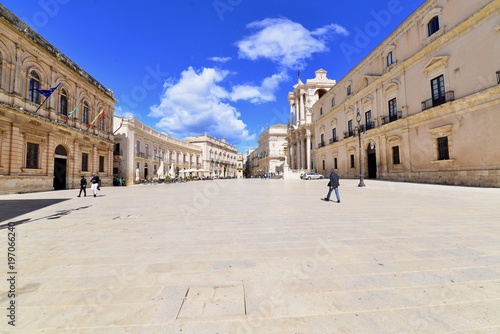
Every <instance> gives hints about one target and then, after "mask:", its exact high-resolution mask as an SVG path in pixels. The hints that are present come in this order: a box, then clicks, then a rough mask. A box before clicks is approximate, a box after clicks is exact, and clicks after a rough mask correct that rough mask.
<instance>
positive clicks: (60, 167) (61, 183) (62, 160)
mask: <svg viewBox="0 0 500 334" xmlns="http://www.w3.org/2000/svg"><path fill="white" fill-rule="evenodd" d="M54 153H55V158H54V184H53V186H54V190H62V189H66V167H67V161H68V152H67V151H66V149H65V148H64V147H63V146H62V145H59V146H57V147H56V150H55V152H54Z"/></svg>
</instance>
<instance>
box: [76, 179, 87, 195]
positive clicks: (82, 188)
mask: <svg viewBox="0 0 500 334" xmlns="http://www.w3.org/2000/svg"><path fill="white" fill-rule="evenodd" d="M86 188H87V179H86V178H85V175H82V178H81V179H80V193H79V194H78V196H77V197H80V196H81V195H82V191H83V196H84V197H87V190H86Z"/></svg>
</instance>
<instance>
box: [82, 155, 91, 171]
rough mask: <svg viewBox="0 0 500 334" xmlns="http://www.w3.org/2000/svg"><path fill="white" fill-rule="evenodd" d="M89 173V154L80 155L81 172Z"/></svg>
mask: <svg viewBox="0 0 500 334" xmlns="http://www.w3.org/2000/svg"><path fill="white" fill-rule="evenodd" d="M88 171H89V154H88V153H82V172H88Z"/></svg>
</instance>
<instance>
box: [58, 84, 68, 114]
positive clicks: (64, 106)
mask: <svg viewBox="0 0 500 334" xmlns="http://www.w3.org/2000/svg"><path fill="white" fill-rule="evenodd" d="M59 113H61V114H62V115H65V116H68V92H66V89H63V90H61V96H60V98H59Z"/></svg>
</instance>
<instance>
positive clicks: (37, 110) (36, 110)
mask: <svg viewBox="0 0 500 334" xmlns="http://www.w3.org/2000/svg"><path fill="white" fill-rule="evenodd" d="M48 99H49V98H48V97H46V98H45V100H43V102H42V103H40V105H39V106H38V108H36V110H35V114H36V112H37V111H38V109H40V108H41V107H42V105H43V104H44V103H45V101H47V100H48Z"/></svg>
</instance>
